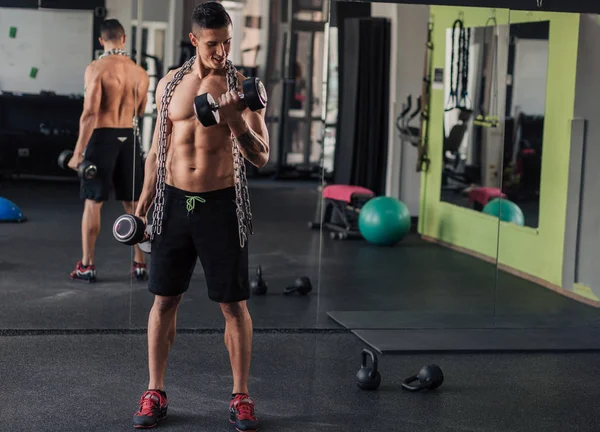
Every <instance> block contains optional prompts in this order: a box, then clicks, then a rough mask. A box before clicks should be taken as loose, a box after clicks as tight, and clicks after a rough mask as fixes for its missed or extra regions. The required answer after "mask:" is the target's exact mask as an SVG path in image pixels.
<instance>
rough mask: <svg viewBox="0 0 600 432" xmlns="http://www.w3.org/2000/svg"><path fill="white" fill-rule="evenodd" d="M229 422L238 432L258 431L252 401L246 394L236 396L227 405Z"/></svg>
mask: <svg viewBox="0 0 600 432" xmlns="http://www.w3.org/2000/svg"><path fill="white" fill-rule="evenodd" d="M229 421H230V422H231V423H232V424H234V425H235V428H236V429H237V430H238V431H239V432H256V431H258V419H257V418H256V416H255V415H254V401H253V400H252V399H250V396H248V395H247V394H237V395H236V396H235V397H234V398H233V399H232V400H231V402H230V403H229Z"/></svg>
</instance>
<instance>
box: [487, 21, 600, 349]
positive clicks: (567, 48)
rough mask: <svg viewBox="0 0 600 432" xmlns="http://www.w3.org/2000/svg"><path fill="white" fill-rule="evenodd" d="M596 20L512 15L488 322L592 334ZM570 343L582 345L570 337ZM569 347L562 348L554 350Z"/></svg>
mask: <svg viewBox="0 0 600 432" xmlns="http://www.w3.org/2000/svg"><path fill="white" fill-rule="evenodd" d="M598 37H600V26H599V24H598V20H597V17H596V16H592V15H578V14H571V13H558V12H556V13H548V12H540V11H536V12H525V11H511V13H510V37H509V50H508V69H507V86H506V101H507V103H506V111H505V115H506V119H507V120H506V126H505V139H504V162H503V181H502V192H503V198H502V200H501V201H500V205H499V208H498V215H499V217H500V229H499V249H498V283H497V308H496V319H495V321H496V323H497V325H498V326H509V327H530V328H549V327H550V328H556V329H560V332H562V334H567V335H570V334H573V331H574V330H572V329H573V328H581V327H587V326H589V325H590V324H592V325H597V324H598V322H599V318H600V313H599V310H598V306H599V305H600V303H598V299H599V297H598V283H597V281H598V277H597V276H598V272H597V271H596V268H597V266H596V265H595V263H594V260H593V259H590V257H591V256H595V252H594V250H595V246H593V245H594V244H596V243H597V235H596V229H595V228H594V229H592V228H591V227H592V226H593V225H594V224H595V222H592V221H593V220H597V213H598V212H597V206H596V205H595V204H592V201H593V200H592V199H591V198H590V197H591V196H592V195H593V194H594V192H592V191H593V190H594V189H595V185H596V184H597V180H596V174H595V173H596V170H594V169H593V168H591V167H592V166H593V164H594V163H595V161H596V160H597V159H598V158H597V154H596V152H595V150H594V148H595V146H593V145H592V144H591V143H593V140H594V136H596V135H595V134H596V128H597V123H598V122H597V112H596V110H595V100H596V98H597V96H598V94H597V92H596V91H595V89H596V86H595V84H594V83H595V81H594V79H593V78H592V77H593V76H595V75H597V73H598V67H597V64H598V62H597V60H598V55H597V53H596V50H595V49H593V48H592V46H593V45H594V44H595V43H596V42H597V41H598ZM578 334H580V335H581V337H582V338H581V339H580V340H579V342H578V343H583V344H584V345H585V344H588V343H590V339H589V335H588V334H587V333H586V332H585V331H582V332H579V331H578ZM561 343H564V344H565V345H568V344H567V343H566V342H561Z"/></svg>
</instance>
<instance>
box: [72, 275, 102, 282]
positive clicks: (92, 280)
mask: <svg viewBox="0 0 600 432" xmlns="http://www.w3.org/2000/svg"><path fill="white" fill-rule="evenodd" d="M69 279H71V280H74V281H79V282H85V283H96V279H85V278H78V277H73V276H71V275H69Z"/></svg>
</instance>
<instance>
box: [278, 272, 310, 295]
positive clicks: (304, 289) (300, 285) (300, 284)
mask: <svg viewBox="0 0 600 432" xmlns="http://www.w3.org/2000/svg"><path fill="white" fill-rule="evenodd" d="M312 289H313V287H312V283H311V282H310V278H309V277H307V276H302V277H299V278H297V279H296V280H295V281H294V285H293V286H289V287H286V288H285V289H284V290H283V295H291V294H294V293H299V294H300V295H307V294H308V293H309V292H311V291H312Z"/></svg>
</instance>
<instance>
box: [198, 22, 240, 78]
mask: <svg viewBox="0 0 600 432" xmlns="http://www.w3.org/2000/svg"><path fill="white" fill-rule="evenodd" d="M190 41H191V42H192V45H194V46H195V47H196V55H197V56H198V58H199V59H200V60H201V61H202V64H203V65H204V66H205V67H207V68H210V69H222V68H224V67H225V62H226V60H227V56H229V51H230V50H231V26H227V27H224V28H221V29H194V31H193V32H192V33H190Z"/></svg>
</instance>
